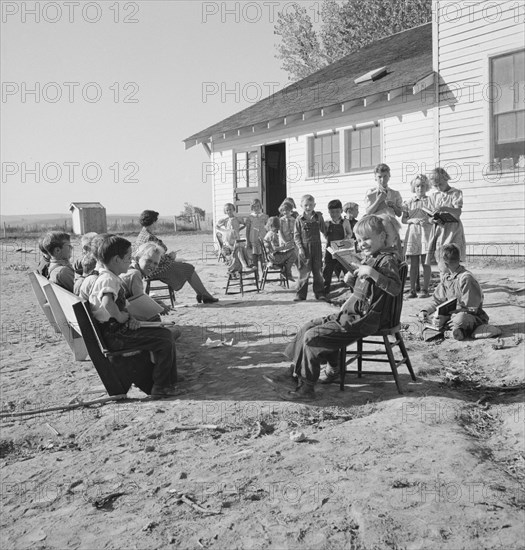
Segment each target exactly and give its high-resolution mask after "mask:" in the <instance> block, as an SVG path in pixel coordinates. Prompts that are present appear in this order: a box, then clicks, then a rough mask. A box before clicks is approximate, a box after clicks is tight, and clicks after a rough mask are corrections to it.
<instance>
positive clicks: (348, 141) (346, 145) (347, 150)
mask: <svg viewBox="0 0 525 550" xmlns="http://www.w3.org/2000/svg"><path fill="white" fill-rule="evenodd" d="M374 129H377V132H378V134H377V135H378V140H379V144H378V145H377V147H378V148H379V156H378V157H377V159H376V160H377V162H374V154H373V150H374V145H373V136H372V134H370V161H371V164H370V165H367V166H359V167H357V168H353V167H352V166H351V155H352V149H351V147H352V137H351V136H352V134H353V133H354V132H360V133H361V132H363V131H365V130H374ZM343 135H344V142H343V149H344V162H345V164H344V167H345V173H346V174H355V173H359V172H369V171H370V170H373V169H374V168H375V166H377V164H379V163H380V162H381V159H382V158H383V133H382V125H381V123H379V122H377V123H376V122H371V123H370V124H366V125H359V126H352V127H351V128H345V130H344V132H343ZM359 135H361V134H359ZM363 149H364V148H363V147H359V151H360V152H361V151H362V150H363Z"/></svg>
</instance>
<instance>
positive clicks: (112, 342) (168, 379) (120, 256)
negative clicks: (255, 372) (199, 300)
mask: <svg viewBox="0 0 525 550" xmlns="http://www.w3.org/2000/svg"><path fill="white" fill-rule="evenodd" d="M97 256H98V260H99V261H100V263H101V264H102V269H101V270H100V274H99V276H98V277H97V278H96V280H95V283H94V284H93V287H92V288H91V293H90V295H89V303H90V304H91V311H92V313H93V317H94V318H95V319H96V321H97V322H98V323H99V326H100V329H101V332H102V335H103V337H104V340H105V341H106V344H107V346H108V348H109V349H110V350H111V351H118V350H122V349H126V348H134V349H142V350H147V351H152V352H153V356H154V361H153V362H154V367H153V388H152V390H151V396H152V397H154V398H160V397H171V396H174V395H177V394H178V393H179V391H178V390H177V389H176V388H175V384H176V382H177V365H176V351H175V343H174V342H173V337H172V334H171V332H170V331H169V330H168V329H166V328H163V327H154V328H150V327H145V328H141V326H140V322H139V321H137V320H136V319H134V318H133V317H130V315H129V313H128V312H127V311H126V298H125V293H124V286H123V284H122V280H121V279H120V278H119V275H121V274H122V273H126V271H127V270H128V268H129V266H130V264H131V243H130V242H129V241H128V240H126V239H124V238H122V237H118V236H116V235H106V236H105V237H104V238H103V240H102V242H101V243H100V244H99V246H98V252H97Z"/></svg>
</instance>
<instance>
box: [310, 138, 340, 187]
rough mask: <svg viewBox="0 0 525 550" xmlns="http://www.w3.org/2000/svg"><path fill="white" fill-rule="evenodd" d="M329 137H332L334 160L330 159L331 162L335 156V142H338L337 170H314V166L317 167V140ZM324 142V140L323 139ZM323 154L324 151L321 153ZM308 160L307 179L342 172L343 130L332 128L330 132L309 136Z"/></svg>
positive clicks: (324, 177) (331, 153) (331, 155)
mask: <svg viewBox="0 0 525 550" xmlns="http://www.w3.org/2000/svg"><path fill="white" fill-rule="evenodd" d="M327 137H330V138H331V139H330V142H331V146H332V150H331V151H330V157H331V158H332V160H330V161H329V162H330V163H333V162H334V161H333V156H334V148H333V144H334V142H335V143H337V168H338V169H337V171H332V172H320V171H319V172H318V171H315V169H314V170H312V167H315V162H314V157H315V154H314V153H315V151H314V144H315V140H317V139H321V140H322V139H326V138H327ZM321 143H322V141H321ZM321 154H322V155H323V153H321ZM306 157H307V158H306V160H307V166H306V171H307V174H306V179H307V180H316V181H318V180H320V179H321V178H323V179H327V178H330V177H332V176H336V175H338V174H342V173H343V172H342V170H341V132H340V131H339V130H331V131H329V132H320V133H317V134H315V135H310V136H308V137H307V153H306Z"/></svg>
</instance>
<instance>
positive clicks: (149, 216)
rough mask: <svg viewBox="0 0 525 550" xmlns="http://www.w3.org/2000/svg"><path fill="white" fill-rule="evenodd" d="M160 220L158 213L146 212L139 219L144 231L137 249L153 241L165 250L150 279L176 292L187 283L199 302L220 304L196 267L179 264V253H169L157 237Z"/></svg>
mask: <svg viewBox="0 0 525 550" xmlns="http://www.w3.org/2000/svg"><path fill="white" fill-rule="evenodd" d="M158 218H159V213H158V212H155V211H154V210H144V212H142V214H141V215H140V218H139V222H140V225H142V230H141V231H140V233H139V234H138V236H137V239H136V240H135V248H138V247H139V246H140V245H141V244H144V243H147V242H150V241H153V242H155V243H157V244H158V245H160V246H161V247H162V249H163V250H164V254H163V255H162V257H161V259H160V264H159V267H158V268H157V269H156V270H155V271H153V272H152V273H151V274H150V275H149V279H158V280H160V281H162V282H163V283H166V284H169V285H170V286H171V287H172V288H173V290H175V291H177V290H180V289H181V288H182V287H183V286H184V284H185V283H189V285H190V286H191V287H192V288H193V290H195V292H196V294H197V302H199V303H201V302H202V303H203V304H213V303H215V302H218V301H219V300H218V298H214V297H213V296H212V295H211V294H210V293H209V292H208V291H207V290H206V288H205V287H204V284H203V282H202V281H201V279H200V277H199V276H198V275H197V273H195V267H194V266H193V265H192V264H189V263H186V262H177V261H176V259H175V258H176V255H177V253H176V252H169V253H168V247H167V246H166V245H165V244H164V243H163V242H162V241H161V240H160V239H159V238H158V237H156V236H155V234H154V231H155V228H156V224H157V220H158Z"/></svg>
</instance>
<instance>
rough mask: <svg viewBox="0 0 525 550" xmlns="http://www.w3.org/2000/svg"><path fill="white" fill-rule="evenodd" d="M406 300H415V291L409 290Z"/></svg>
mask: <svg viewBox="0 0 525 550" xmlns="http://www.w3.org/2000/svg"><path fill="white" fill-rule="evenodd" d="M407 298H417V294H416V291H415V290H411V291H410V292H409V294H408V296H407Z"/></svg>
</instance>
